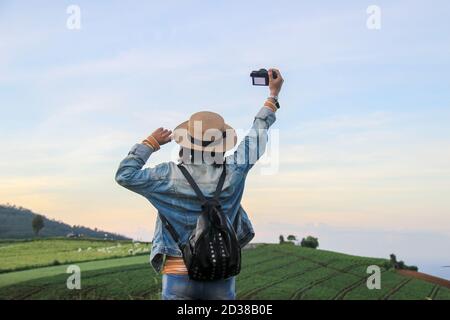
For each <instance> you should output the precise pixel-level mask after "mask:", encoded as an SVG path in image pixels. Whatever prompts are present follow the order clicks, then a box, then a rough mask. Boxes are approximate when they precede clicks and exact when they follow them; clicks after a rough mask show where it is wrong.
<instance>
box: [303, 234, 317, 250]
mask: <svg viewBox="0 0 450 320" xmlns="http://www.w3.org/2000/svg"><path fill="white" fill-rule="evenodd" d="M300 245H301V246H302V247H305V248H312V249H316V248H317V247H319V239H317V238H314V237H312V236H307V237H306V238H303V239H302V241H301V242H300Z"/></svg>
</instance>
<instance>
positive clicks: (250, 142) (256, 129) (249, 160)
mask: <svg viewBox="0 0 450 320" xmlns="http://www.w3.org/2000/svg"><path fill="white" fill-rule="evenodd" d="M275 120H276V117H275V112H274V111H273V110H272V109H271V108H269V107H267V106H264V107H262V108H261V110H260V111H259V112H258V113H257V114H256V116H255V119H254V121H253V125H252V128H251V129H250V132H249V133H248V134H247V135H246V136H245V137H244V139H243V140H242V141H241V143H240V144H239V146H238V147H237V149H236V151H235V152H234V154H232V155H230V156H228V157H227V158H226V161H227V163H234V164H235V165H236V166H237V167H238V168H239V169H240V170H241V171H242V172H243V173H247V172H248V171H249V170H250V169H251V168H252V167H253V166H254V165H255V163H256V161H258V160H259V158H261V156H262V155H263V154H264V152H265V151H266V145H267V140H268V129H269V127H270V126H271V125H272V124H273V123H274V122H275Z"/></svg>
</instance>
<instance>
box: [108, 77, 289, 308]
mask: <svg viewBox="0 0 450 320" xmlns="http://www.w3.org/2000/svg"><path fill="white" fill-rule="evenodd" d="M274 73H277V77H275V78H276V79H274V77H273V74H274ZM282 85H283V78H282V77H281V74H280V73H279V71H278V70H276V69H270V70H269V90H270V97H269V98H268V99H267V100H266V101H265V102H264V104H263V107H262V108H261V110H260V111H259V112H258V114H257V115H256V117H255V120H254V122H253V126H252V129H251V130H250V132H249V134H248V135H247V136H246V137H245V138H244V140H243V141H242V142H241V143H240V144H239V146H238V148H237V150H236V151H235V152H234V153H233V154H232V155H230V156H228V157H225V152H226V151H228V150H230V149H232V148H233V147H234V146H235V145H236V142H237V137H236V133H235V131H234V130H233V128H231V127H230V126H229V125H227V124H225V122H224V120H223V118H222V117H221V116H220V115H218V114H216V113H213V112H198V113H195V114H193V115H192V116H191V117H190V119H189V120H188V121H185V122H183V123H182V124H180V125H179V126H178V127H177V128H176V129H175V130H174V132H173V134H172V131H170V130H167V129H164V128H159V129H157V130H155V131H154V132H153V133H152V134H151V135H150V136H149V137H148V138H147V139H145V140H144V141H143V142H142V143H140V144H136V145H134V146H133V148H132V149H131V151H130V152H129V154H128V156H127V157H126V158H125V159H124V160H123V161H122V162H121V163H120V166H119V169H118V171H117V173H116V181H117V182H118V183H119V184H120V185H121V186H123V187H125V188H127V189H129V190H131V191H133V192H136V193H139V194H141V195H142V196H144V197H145V198H147V199H148V200H149V201H150V203H151V204H152V205H153V206H154V207H156V209H157V210H158V213H159V216H158V218H157V221H156V227H155V233H154V238H153V241H152V252H151V255H150V261H151V264H152V266H153V268H154V269H155V270H156V271H157V272H162V274H163V288H162V298H163V299H165V300H166V299H228V300H232V299H235V295H236V294H235V278H234V277H230V278H228V279H223V280H214V281H194V280H191V279H190V278H189V276H188V272H187V269H186V266H185V264H184V262H183V258H182V253H181V251H180V249H179V247H178V245H177V243H176V242H175V240H174V239H173V237H172V236H171V233H170V232H168V230H167V228H166V227H165V226H164V225H163V224H162V222H161V218H160V216H161V215H162V216H163V217H165V218H166V219H167V220H169V221H170V224H171V225H172V226H173V228H174V229H175V231H176V233H177V234H178V235H179V236H180V240H181V242H186V241H187V239H188V237H189V235H190V233H191V232H192V230H193V228H195V225H196V220H197V217H198V215H199V213H200V212H201V203H200V200H199V199H198V198H197V196H196V194H195V192H194V190H193V189H192V188H191V186H190V185H189V183H188V182H187V181H186V178H185V177H184V176H183V174H182V172H181V170H180V168H178V167H177V164H175V163H173V162H165V163H161V164H159V165H157V166H156V167H154V168H146V169H142V168H143V166H144V165H145V163H146V162H147V160H148V158H149V157H150V155H151V154H152V153H153V152H156V151H157V150H159V148H160V147H161V146H162V145H165V144H166V143H168V142H170V141H171V140H172V139H174V140H175V142H176V143H178V144H179V145H180V146H181V149H180V163H182V165H183V166H184V167H185V168H186V169H187V171H188V172H189V173H190V175H191V176H192V177H193V178H194V180H195V182H196V183H197V184H198V186H199V188H200V189H201V192H202V193H203V194H204V195H205V197H211V196H212V195H213V193H214V191H215V189H216V185H217V182H218V180H219V176H220V175H221V172H222V170H223V169H222V168H221V167H222V165H225V166H226V178H225V182H224V185H223V188H222V192H221V193H220V197H219V200H220V204H221V207H222V209H223V212H225V214H226V216H227V217H228V219H229V220H230V221H232V222H234V226H235V231H236V234H237V238H238V241H239V244H240V246H241V247H243V246H245V245H246V244H247V243H249V242H250V240H251V239H252V238H253V237H254V232H253V228H252V225H251V223H250V221H249V219H248V216H247V214H246V212H245V211H244V209H243V208H242V207H241V205H240V202H241V198H242V194H243V191H244V184H245V179H246V177H247V173H248V172H249V170H250V169H251V168H252V166H253V165H254V164H255V162H256V161H257V160H258V159H259V158H260V157H261V156H262V154H263V153H264V151H265V145H266V142H267V130H268V128H269V127H270V126H271V125H272V124H273V123H274V122H275V112H276V111H277V109H278V107H279V104H278V94H279V93H280V90H281V87H282Z"/></svg>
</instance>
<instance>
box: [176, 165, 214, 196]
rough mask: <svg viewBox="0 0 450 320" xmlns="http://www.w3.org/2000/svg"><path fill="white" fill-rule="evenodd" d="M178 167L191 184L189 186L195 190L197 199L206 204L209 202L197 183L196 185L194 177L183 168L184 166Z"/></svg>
mask: <svg viewBox="0 0 450 320" xmlns="http://www.w3.org/2000/svg"><path fill="white" fill-rule="evenodd" d="M177 166H178V168H180V170H181V173H183V175H184V177H185V178H186V180H187V181H188V182H189V184H190V185H191V187H192V189H194V191H195V193H196V194H197V197H199V198H200V200H201V201H202V202H206V201H207V200H206V198H205V196H204V195H203V193H202V192H201V190H200V188H199V187H198V185H197V183H195V180H194V178H192V176H191V175H190V173H189V172H188V171H187V169H186V168H185V167H183V165H182V164H181V163H180V164H178V165H177Z"/></svg>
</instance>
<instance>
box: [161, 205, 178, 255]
mask: <svg viewBox="0 0 450 320" xmlns="http://www.w3.org/2000/svg"><path fill="white" fill-rule="evenodd" d="M158 216H159V218H160V219H161V222H162V223H163V225H164V227H166V229H167V231H169V233H170V235H171V236H172V238H173V240H174V241H175V242H176V243H177V245H178V246H179V247H180V244H179V241H180V236H179V235H178V233H177V232H176V231H175V228H174V227H173V226H172V225H171V224H170V223H169V220H167V218H166V217H165V216H164V215H163V214H161V213H160V212H159V211H158Z"/></svg>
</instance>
